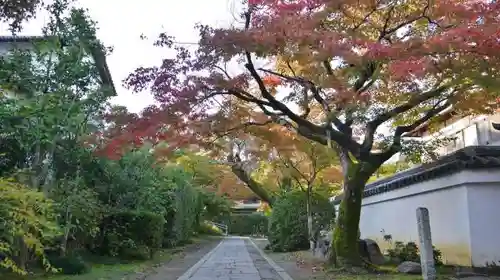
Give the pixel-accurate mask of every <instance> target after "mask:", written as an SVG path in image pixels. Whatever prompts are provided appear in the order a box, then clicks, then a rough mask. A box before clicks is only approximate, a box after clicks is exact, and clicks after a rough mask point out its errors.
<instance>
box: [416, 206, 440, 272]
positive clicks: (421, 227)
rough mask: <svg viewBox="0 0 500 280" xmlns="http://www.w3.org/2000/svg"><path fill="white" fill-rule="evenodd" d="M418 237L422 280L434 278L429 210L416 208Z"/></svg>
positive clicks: (434, 269)
mask: <svg viewBox="0 0 500 280" xmlns="http://www.w3.org/2000/svg"><path fill="white" fill-rule="evenodd" d="M417 226H418V239H419V241H420V264H421V266H422V277H423V279H424V280H436V268H435V266H434V252H433V250H432V237H431V223H430V219H429V210H427V208H424V207H419V208H417Z"/></svg>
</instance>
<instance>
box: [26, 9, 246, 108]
mask: <svg viewBox="0 0 500 280" xmlns="http://www.w3.org/2000/svg"><path fill="white" fill-rule="evenodd" d="M238 2H239V1H238V0H175V1H174V0H141V1H123V0H79V1H77V4H76V5H77V6H80V7H85V8H87V9H89V12H90V16H91V17H92V19H94V20H95V21H97V22H98V26H99V31H98V33H97V36H98V37H99V39H101V40H102V41H103V42H104V43H105V44H106V46H111V47H113V48H114V52H113V54H112V55H110V56H109V57H108V64H109V67H110V71H111V74H112V76H113V80H114V82H115V85H116V87H117V90H118V97H116V98H114V100H113V103H116V104H120V105H124V106H127V107H128V109H129V110H130V111H132V112H139V111H140V110H141V109H143V108H144V107H146V106H147V105H149V104H151V103H152V102H153V99H152V97H151V96H149V95H148V94H147V93H141V94H134V93H132V92H130V91H128V90H126V89H125V88H123V87H122V81H123V79H124V78H126V77H127V75H128V74H129V73H131V72H132V71H133V70H134V69H135V68H137V67H140V66H152V65H155V64H158V63H159V62H161V59H162V58H164V57H165V56H167V55H168V53H166V52H165V50H164V49H159V48H155V47H153V46H152V43H151V41H152V40H153V39H154V38H155V36H157V35H158V34H159V33H160V32H166V33H167V34H170V35H173V36H175V37H176V38H177V41H179V42H196V41H197V39H198V35H197V32H196V31H195V30H194V28H193V27H194V25H195V24H196V23H197V22H201V23H204V24H210V25H212V26H214V25H215V26H219V27H222V26H228V25H230V24H232V23H234V22H235V18H234V15H235V14H237V11H238V6H236V7H235V5H237V4H238ZM235 10H236V12H235ZM45 21H46V16H44V15H41V16H39V17H38V18H37V19H36V20H34V21H32V22H30V23H28V24H26V25H25V29H24V31H23V32H22V34H23V35H38V34H39V33H40V28H41V26H43V24H44V22H45ZM141 34H144V35H146V36H148V37H149V38H150V39H151V41H143V40H141V39H140V38H139V37H140V35H141Z"/></svg>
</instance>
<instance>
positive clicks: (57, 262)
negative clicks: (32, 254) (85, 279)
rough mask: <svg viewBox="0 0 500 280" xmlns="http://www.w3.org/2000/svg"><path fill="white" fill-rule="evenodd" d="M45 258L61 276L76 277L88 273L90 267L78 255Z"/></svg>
mask: <svg viewBox="0 0 500 280" xmlns="http://www.w3.org/2000/svg"><path fill="white" fill-rule="evenodd" d="M47 258H48V260H49V261H50V263H51V265H52V266H53V267H54V268H57V269H58V270H59V271H60V272H61V273H62V274H66V275H76V274H85V273H88V272H90V266H89V265H88V264H87V263H85V261H84V260H83V259H82V257H80V256H79V255H68V256H56V255H48V256H47Z"/></svg>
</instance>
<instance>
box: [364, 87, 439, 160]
mask: <svg viewBox="0 0 500 280" xmlns="http://www.w3.org/2000/svg"><path fill="white" fill-rule="evenodd" d="M447 89H448V87H447V86H440V87H438V88H436V89H433V90H430V91H427V92H425V93H423V94H420V95H418V96H416V97H414V98H412V99H410V101H408V102H407V103H405V104H402V105H400V106H397V107H395V108H393V109H392V110H389V111H386V112H384V113H382V114H380V115H378V116H377V117H376V118H375V119H373V120H372V121H370V122H368V123H367V125H366V132H365V139H364V140H363V144H362V148H361V153H362V154H363V155H364V156H366V155H368V154H369V153H370V151H371V149H372V147H373V140H374V136H375V131H376V130H377V128H378V127H379V126H380V125H382V124H383V123H384V122H386V121H388V120H390V119H392V118H394V117H396V116H397V115H399V114H402V113H405V112H407V111H409V110H411V109H413V108H415V107H417V106H419V105H420V104H422V103H423V102H425V101H428V100H430V99H432V98H434V97H437V96H439V95H440V94H442V93H443V92H444V91H446V90H447Z"/></svg>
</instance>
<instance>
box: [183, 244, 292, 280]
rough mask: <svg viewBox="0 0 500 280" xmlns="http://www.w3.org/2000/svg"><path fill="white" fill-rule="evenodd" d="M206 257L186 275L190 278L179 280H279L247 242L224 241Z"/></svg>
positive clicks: (276, 274) (185, 277) (185, 276)
mask: <svg viewBox="0 0 500 280" xmlns="http://www.w3.org/2000/svg"><path fill="white" fill-rule="evenodd" d="M209 254H210V255H209V256H208V258H206V259H205V260H202V262H203V263H199V264H196V265H195V267H197V269H196V270H195V271H194V272H189V271H188V272H187V273H189V274H191V275H183V276H182V277H181V278H179V279H189V280H282V278H281V277H280V276H279V275H278V273H276V271H275V270H274V269H273V268H272V266H271V265H270V264H269V263H268V262H267V261H266V260H265V259H264V258H263V257H262V256H261V255H260V253H259V251H258V250H257V249H256V248H255V247H254V246H253V245H252V244H251V243H250V242H249V240H248V238H238V237H230V238H226V239H224V240H223V241H222V243H221V244H220V245H219V246H218V247H216V248H215V249H214V251H212V252H210V253H209Z"/></svg>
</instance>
